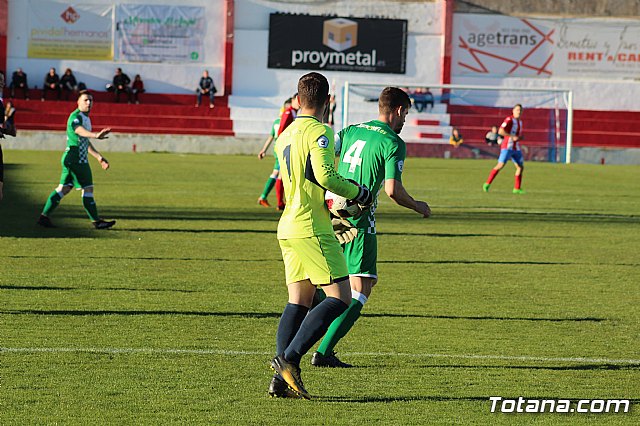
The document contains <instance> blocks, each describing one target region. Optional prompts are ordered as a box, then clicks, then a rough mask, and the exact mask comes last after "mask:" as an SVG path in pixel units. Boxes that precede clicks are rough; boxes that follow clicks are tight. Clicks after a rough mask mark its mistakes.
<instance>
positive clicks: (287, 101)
mask: <svg viewBox="0 0 640 426" xmlns="http://www.w3.org/2000/svg"><path fill="white" fill-rule="evenodd" d="M287 105H291V98H287V99H285V100H284V102H283V103H282V106H285V107H286V106H287Z"/></svg>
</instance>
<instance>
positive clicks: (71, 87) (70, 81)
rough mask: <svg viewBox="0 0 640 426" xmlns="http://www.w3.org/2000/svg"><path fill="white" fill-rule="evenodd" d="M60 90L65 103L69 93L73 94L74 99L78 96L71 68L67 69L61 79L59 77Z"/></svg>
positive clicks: (76, 83) (76, 82)
mask: <svg viewBox="0 0 640 426" xmlns="http://www.w3.org/2000/svg"><path fill="white" fill-rule="evenodd" d="M60 89H61V90H62V91H63V92H64V95H65V96H64V98H65V100H67V101H68V100H69V94H70V93H73V95H74V96H75V97H77V96H78V81H77V80H76V76H75V75H73V71H71V68H67V69H66V70H65V72H64V74H62V77H60Z"/></svg>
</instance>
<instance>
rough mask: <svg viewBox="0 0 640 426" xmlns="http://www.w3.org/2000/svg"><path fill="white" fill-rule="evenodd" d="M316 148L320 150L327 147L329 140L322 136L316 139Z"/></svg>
mask: <svg viewBox="0 0 640 426" xmlns="http://www.w3.org/2000/svg"><path fill="white" fill-rule="evenodd" d="M318 146H319V147H320V148H326V147H328V146H329V138H328V137H326V136H325V135H322V136H320V137H319V138H318Z"/></svg>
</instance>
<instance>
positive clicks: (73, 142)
mask: <svg viewBox="0 0 640 426" xmlns="http://www.w3.org/2000/svg"><path fill="white" fill-rule="evenodd" d="M92 106H93V96H92V95H91V94H90V93H89V92H87V91H82V92H80V93H79V95H78V108H77V109H76V110H75V111H73V112H72V113H71V115H69V119H68V120H67V149H66V150H65V151H64V154H62V175H61V177H60V184H59V185H58V187H57V188H56V189H54V190H53V192H52V193H51V194H50V195H49V198H48V199H47V203H46V204H45V206H44V209H43V210H42V214H41V215H40V218H39V219H38V222H37V223H38V225H41V226H44V227H45V228H54V227H55V226H54V225H53V223H51V219H49V215H50V214H51V212H52V211H53V210H54V209H55V208H56V207H58V204H60V200H62V197H64V196H65V195H67V194H68V193H69V192H70V191H71V189H73V188H74V187H76V188H78V189H82V204H83V205H84V208H85V210H86V212H87V214H88V215H89V218H90V219H91V221H92V222H93V226H94V227H95V228H96V229H107V228H111V227H112V226H113V225H115V223H116V221H115V220H111V221H106V220H102V219H101V218H100V216H98V208H97V207H96V203H95V200H94V199H93V177H92V174H91V167H89V156H88V154H91V155H92V156H93V157H95V158H96V159H97V160H98V161H99V162H100V166H101V167H102V168H103V169H104V170H107V169H108V168H109V162H108V161H107V159H106V158H104V157H103V156H102V154H100V152H98V150H97V149H95V148H94V146H93V145H92V144H91V142H90V141H89V139H90V138H93V139H105V138H106V137H107V135H108V134H109V133H110V132H111V129H108V128H107V129H102V130H100V131H99V132H93V131H92V129H91V120H90V119H89V112H90V111H91V107H92Z"/></svg>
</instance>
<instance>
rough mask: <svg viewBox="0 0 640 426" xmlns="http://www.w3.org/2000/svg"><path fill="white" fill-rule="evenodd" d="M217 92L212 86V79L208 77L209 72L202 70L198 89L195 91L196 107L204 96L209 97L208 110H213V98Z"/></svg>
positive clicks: (213, 85)
mask: <svg viewBox="0 0 640 426" xmlns="http://www.w3.org/2000/svg"><path fill="white" fill-rule="evenodd" d="M217 91H218V89H216V86H215V84H213V79H212V78H211V77H209V71H207V70H204V71H203V72H202V77H201V78H200V83H198V88H197V89H196V93H197V94H198V100H197V102H196V107H199V106H200V103H201V102H202V95H206V96H209V108H213V106H214V105H213V96H214V95H215V94H216V92H217Z"/></svg>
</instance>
